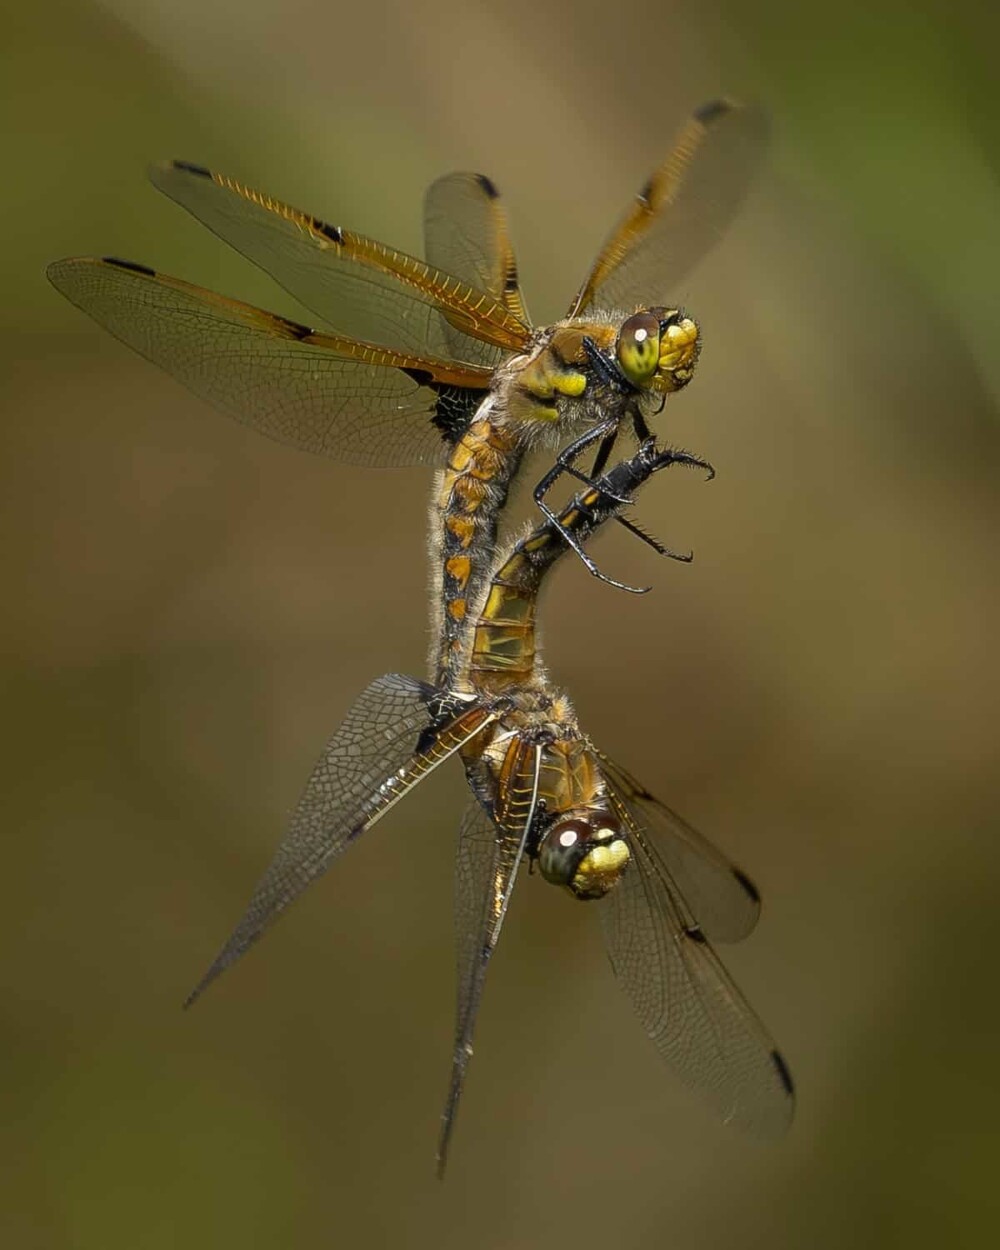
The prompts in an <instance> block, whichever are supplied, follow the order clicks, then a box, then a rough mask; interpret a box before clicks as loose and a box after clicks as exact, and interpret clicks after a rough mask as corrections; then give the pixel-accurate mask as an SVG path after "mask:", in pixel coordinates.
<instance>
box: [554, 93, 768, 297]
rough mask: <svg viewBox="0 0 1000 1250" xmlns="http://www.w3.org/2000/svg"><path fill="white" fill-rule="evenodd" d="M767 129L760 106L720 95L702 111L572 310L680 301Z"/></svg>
mask: <svg viewBox="0 0 1000 1250" xmlns="http://www.w3.org/2000/svg"><path fill="white" fill-rule="evenodd" d="M768 132H769V128H768V121H767V116H766V114H765V113H764V112H763V110H762V109H760V108H759V107H758V106H756V105H747V104H738V103H736V102H735V101H733V100H713V101H712V102H711V103H710V104H705V105H703V106H702V107H701V108H699V109H697V110H696V111H695V112H694V114H693V115H692V116H691V118H690V120H689V121H688V122H687V124H686V125H685V126H684V127H683V129H682V130H681V132H680V134H679V135H678V136H677V141H676V143H675V145H674V148H673V151H672V152H671V153H670V155H669V156H668V157H667V159H666V161H664V163H663V164H662V165H661V166H660V168H659V169H657V170H656V172H655V173H654V174H653V176H652V177H651V178H650V179H649V181H648V182H647V183H646V185H645V186H644V187H643V188H642V190H641V191H640V192H639V194H638V195H637V196H636V198H635V200H634V201H633V203H632V206H631V208H630V209H629V210H628V212H627V213H626V214H625V216H624V217H623V218H622V219H621V221H620V222H619V223H618V225H617V226H616V227H615V229H614V231H613V232H612V233H611V235H610V237H609V238H608V240H607V242H606V243H605V244H604V247H603V248H602V249H601V251H600V253H599V254H598V257H597V260H596V261H595V262H594V266H593V268H592V269H591V271H590V274H589V275H588V277H587V280H586V282H584V284H583V286H582V287H581V288H580V292H579V294H578V295H577V297H576V302H575V303H574V305H573V308H572V312H571V315H576V314H578V313H583V312H586V311H587V310H588V309H589V308H592V307H600V308H614V309H621V310H624V311H630V310H632V309H634V308H636V307H638V306H640V305H644V306H646V307H648V306H650V305H655V304H668V305H669V304H670V303H671V301H672V300H675V299H676V298H677V287H678V284H679V283H680V282H681V280H682V279H683V278H684V276H685V275H686V274H687V273H688V271H689V270H690V269H692V268H693V267H694V265H695V264H697V262H698V261H699V260H700V259H701V258H702V257H703V256H704V255H705V254H706V253H707V252H709V251H710V250H711V249H712V248H713V247H714V246H715V244H716V243H717V242H718V240H719V239H720V238H721V236H722V234H723V232H724V231H725V229H726V227H727V226H728V224H729V222H730V221H731V220H732V218H733V216H734V214H735V212H736V210H737V209H738V208H739V206H740V204H741V203H742V201H743V198H744V196H745V194H746V192H747V189H748V188H749V186H750V184H751V182H752V180H753V176H754V174H755V172H756V171H757V168H758V167H759V165H760V163H761V158H762V155H763V152H764V150H765V148H766V146H767V139H768Z"/></svg>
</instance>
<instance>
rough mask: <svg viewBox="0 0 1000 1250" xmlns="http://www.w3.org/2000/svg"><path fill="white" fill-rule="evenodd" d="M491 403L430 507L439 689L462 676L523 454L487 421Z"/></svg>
mask: <svg viewBox="0 0 1000 1250" xmlns="http://www.w3.org/2000/svg"><path fill="white" fill-rule="evenodd" d="M494 401H495V396H493V395H491V396H490V397H489V398H488V399H487V400H485V401H484V404H483V406H482V408H481V409H480V413H481V415H480V416H478V417H477V418H476V419H475V420H474V421H473V422H472V423H471V425H470V426H469V428H468V429H467V430H466V432H465V433H464V434H463V435H462V437H461V438H460V439H459V441H458V442H457V443H456V444H455V446H454V448H453V449H452V451H451V454H450V455H449V457H448V462H447V464H446V465H445V467H444V469H442V470H441V472H440V473H439V475H438V481H437V484H436V487H435V491H434V495H433V501H432V504H431V511H432V514H433V515H432V533H433V534H434V535H436V536H437V537H436V542H437V544H439V548H438V550H437V551H435V552H432V559H433V563H434V568H435V575H436V577H437V578H438V579H439V580H438V586H437V588H436V589H437V592H438V593H437V595H436V599H437V602H438V604H439V605H440V620H439V623H438V628H437V629H436V631H435V634H436V644H435V645H436V656H435V665H434V666H435V668H436V672H437V682H438V684H439V685H449V684H451V682H452V681H453V680H454V678H455V676H456V674H457V673H458V672H459V671H460V668H461V661H462V654H463V644H464V642H465V640H466V639H467V637H468V632H469V631H468V621H469V619H470V605H473V606H474V605H476V604H477V603H478V600H479V598H480V596H481V595H482V593H483V590H484V587H485V583H486V579H487V578H488V576H489V573H490V569H491V566H492V561H493V553H494V551H495V549H496V536H497V518H498V516H499V514H500V510H501V509H502V507H503V505H504V503H505V502H506V499H507V492H508V489H509V487H510V482H511V479H512V478H513V476H514V474H515V472H516V471H517V468H518V466H519V464H520V461H521V455H522V451H523V445H522V439H521V437H520V433H519V431H518V430H517V429H516V428H514V427H512V426H510V425H507V424H498V423H496V422H494V421H492V420H491V419H490V416H489V413H490V408H491V406H492V404H493V403H494Z"/></svg>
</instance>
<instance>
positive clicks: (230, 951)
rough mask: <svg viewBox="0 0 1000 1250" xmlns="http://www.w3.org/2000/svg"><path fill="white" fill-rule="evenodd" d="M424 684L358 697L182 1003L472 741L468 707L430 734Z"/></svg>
mask: <svg viewBox="0 0 1000 1250" xmlns="http://www.w3.org/2000/svg"><path fill="white" fill-rule="evenodd" d="M432 693H433V691H432V690H431V688H430V687H429V686H427V685H426V684H425V683H424V682H420V681H416V680H414V678H412V677H403V676H400V675H399V674H396V673H390V674H388V675H387V676H385V677H380V678H379V679H378V680H377V681H374V682H372V684H371V685H370V686H369V687H368V688H367V690H365V691H364V693H363V694H362V695H361V697H360V698H359V699H358V700H357V702H356V703H355V704H354V706H353V707H352V708H351V710H350V711H349V712H348V714H347V718H346V719H345V721H344V723H343V724H342V725H341V726H340V728H339V729H338V730H337V732H336V733H335V734H334V735H333V737H332V738H331V739H330V741H329V742H328V743H327V744H326V748H325V750H324V751H323V754H322V756H321V757H320V759H319V761H318V763H317V764H316V767H315V768H314V769H313V772H312V776H311V777H310V778H309V781H308V783H307V785H306V788H305V792H304V793H303V795H302V798H301V799H300V800H299V804H298V807H297V808H296V810H295V815H294V816H293V817H292V823H291V825H290V826H289V828H288V831H287V832H286V834H285V836H284V838H283V839H282V841H281V844H280V846H279V847H278V851H277V853H276V855H275V857H274V859H273V860H272V861H271V864H270V866H269V867H268V869H267V871H266V872H265V873H264V875H263V877H262V878H261V879H260V881H259V882H258V884H257V888H256V889H255V890H254V892H253V895H252V896H251V899H250V902H249V904H248V906H247V909H246V911H245V912H244V914H243V918H242V920H241V921H240V922H239V924H238V925H237V926H236V928H235V929H234V930H233V932H232V934H231V935H230V937H229V939H228V940H227V942H226V944H225V945H224V946H223V948H222V950H221V951H220V952H219V954H218V955H217V956H216V958H215V960H214V961H213V963H212V965H211V967H210V968H209V969H208V971H207V972H206V973H205V975H204V976H203V977H202V979H201V980H200V981H199V982H198V984H197V985H196V986H195V988H194V990H193V991H192V992H191V994H190V995H189V997H188V999H187V1002H186V1004H185V1006H188V1005H190V1004H191V1003H193V1002H194V1000H195V999H196V998H197V997H198V996H199V994H201V992H202V991H203V990H204V989H205V987H206V986H207V985H208V984H209V983H210V982H212V981H214V980H215V978H216V977H217V976H218V975H219V974H220V973H221V972H223V971H225V969H226V968H228V967H229V966H230V964H232V963H234V962H235V961H236V960H237V959H239V957H240V956H241V955H242V954H243V953H244V951H246V950H247V948H248V947H250V946H252V945H253V943H254V942H256V941H257V940H258V938H259V937H260V936H261V935H262V934H263V932H264V930H265V929H266V928H267V927H268V926H269V925H270V924H271V923H272V922H273V921H274V920H275V919H276V918H277V917H278V916H279V915H280V914H281V912H283V911H284V909H285V908H286V907H287V906H288V905H289V903H291V902H293V901H294V900H295V899H296V898H298V896H299V895H300V894H301V893H302V891H303V890H304V889H305V888H306V886H307V885H309V883H310V882H311V881H314V880H315V879H316V878H317V877H319V876H320V875H321V874H322V873H324V872H326V870H327V869H328V868H329V867H330V865H331V864H332V863H333V861H334V860H335V859H336V858H337V856H338V855H340V854H341V852H342V851H344V850H346V848H347V847H348V846H350V845H351V843H352V842H354V841H355V840H356V839H357V838H359V837H360V836H361V835H362V834H363V833H364V832H366V830H368V829H370V828H371V827H372V825H374V824H375V822H376V821H377V820H380V819H381V817H382V816H384V815H385V813H386V812H387V811H388V810H389V809H390V808H391V807H393V806H394V805H395V804H396V803H398V802H399V800H400V799H401V798H402V797H403V796H404V795H405V794H407V793H409V791H410V790H412V789H413V787H414V786H415V785H417V783H418V782H420V781H422V780H423V778H424V777H426V776H427V774H428V773H430V772H432V771H433V770H434V769H435V768H437V767H438V765H439V764H441V763H443V762H444V761H445V760H446V759H448V758H449V757H450V756H452V755H454V753H455V752H456V751H457V750H458V749H459V748H460V747H461V746H462V745H463V744H464V743H465V742H467V741H468V740H469V739H470V738H472V737H474V736H475V735H476V734H477V733H479V732H480V731H481V730H482V728H483V726H484V725H485V724H487V723H488V722H489V721H490V720H491V719H492V717H491V714H490V713H489V712H486V711H484V710H483V709H481V708H478V707H476V706H475V705H473V706H471V707H469V708H467V709H466V710H464V711H462V712H461V713H460V714H459V715H458V716H456V717H454V718H453V719H452V720H451V721H449V722H448V724H446V725H445V726H443V727H440V728H434V727H432V716H431V713H430V712H429V710H428V706H427V700H428V698H429V697H430V696H431V695H432Z"/></svg>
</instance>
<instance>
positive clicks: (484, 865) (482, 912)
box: [437, 739, 540, 1175]
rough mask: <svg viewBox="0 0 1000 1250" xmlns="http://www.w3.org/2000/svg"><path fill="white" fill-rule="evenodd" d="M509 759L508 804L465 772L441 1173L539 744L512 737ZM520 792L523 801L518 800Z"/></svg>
mask: <svg viewBox="0 0 1000 1250" xmlns="http://www.w3.org/2000/svg"><path fill="white" fill-rule="evenodd" d="M511 752H513V753H516V756H514V755H512V754H511ZM508 758H509V759H512V760H513V763H514V767H513V769H512V770H511V773H512V780H513V781H514V785H515V786H516V787H518V789H519V796H520V797H519V798H518V799H517V800H515V801H514V802H513V803H512V802H510V801H508V800H507V799H503V800H502V801H500V802H499V803H492V802H490V800H489V798H488V796H487V795H486V794H485V792H484V790H483V787H482V786H481V785H479V784H477V781H476V780H475V779H474V777H473V776H472V775H470V778H469V783H470V785H471V786H472V788H473V798H472V801H471V802H470V804H469V807H468V808H467V810H466V813H465V818H464V819H463V821H462V827H461V830H460V832H459V839H458V856H457V859H456V865H455V896H456V897H455V924H456V939H457V951H458V1010H457V1015H456V1021H455V1049H454V1052H453V1056H452V1065H451V1081H450V1083H449V1087H448V1099H447V1102H446V1103H445V1109H444V1113H443V1115H442V1124H441V1135H440V1138H439V1141H438V1153H437V1163H438V1174H439V1175H443V1174H444V1169H445V1164H446V1162H447V1158H448V1146H449V1143H450V1141H451V1133H452V1129H453V1128H454V1125H455V1115H456V1112H457V1111H458V1103H459V1099H460V1098H461V1095H462V1086H463V1084H464V1082H465V1074H466V1071H467V1069H468V1066H469V1060H470V1059H471V1058H472V1037H473V1033H474V1031H475V1026H476V1016H477V1014H478V1011H479V1003H480V1001H481V999H482V994H483V986H484V984H485V981H486V970H487V968H488V967H489V962H490V959H491V958H492V955H493V951H494V950H495V949H496V944H497V942H498V940H499V938H500V930H501V928H502V926H503V921H504V916H505V915H506V913H507V905H508V903H509V902H510V896H511V891H512V890H513V888H514V882H515V880H516V878H517V870H518V867H519V866H520V863H521V860H522V859H523V857H524V849H525V845H526V843H527V839H528V833H529V830H530V829H531V822H532V820H533V819H534V813H535V805H536V803H537V798H538V770H539V761H540V748H539V747H537V746H530V745H528V744H526V743H523V742H521V740H520V739H515V740H514V742H513V744H512V746H511V751H510V752H509V753H508ZM514 774H516V778H515V777H514V776H513V775H514ZM521 797H525V798H526V799H527V801H526V802H521V801H520V799H521ZM498 809H499V810H498Z"/></svg>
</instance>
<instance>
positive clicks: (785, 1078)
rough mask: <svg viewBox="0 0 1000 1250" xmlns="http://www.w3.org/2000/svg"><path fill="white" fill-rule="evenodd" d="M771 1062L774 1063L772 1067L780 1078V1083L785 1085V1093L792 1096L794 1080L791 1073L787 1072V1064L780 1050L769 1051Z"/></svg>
mask: <svg viewBox="0 0 1000 1250" xmlns="http://www.w3.org/2000/svg"><path fill="white" fill-rule="evenodd" d="M771 1062H772V1063H773V1064H774V1069H775V1071H776V1072H777V1074H778V1076H779V1077H780V1078H781V1083H782V1085H784V1087H785V1093H786V1094H787V1095H788V1096H789V1098H792V1097H794V1095H795V1082H794V1081H793V1080H792V1074H791V1072H789V1070H788V1064H787V1063H785V1059H784V1056H783V1055H782V1053H781V1051H780V1050H772V1051H771Z"/></svg>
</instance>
